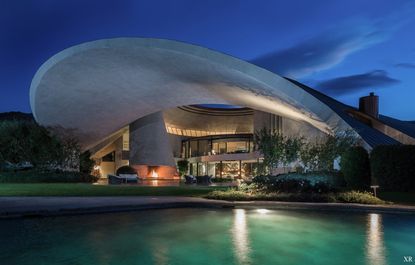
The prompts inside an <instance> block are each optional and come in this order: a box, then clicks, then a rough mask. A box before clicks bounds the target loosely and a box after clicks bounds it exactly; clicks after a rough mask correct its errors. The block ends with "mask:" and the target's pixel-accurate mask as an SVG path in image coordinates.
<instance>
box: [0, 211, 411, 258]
mask: <svg viewBox="0 0 415 265" xmlns="http://www.w3.org/2000/svg"><path fill="white" fill-rule="evenodd" d="M0 224H1V226H0V261H1V264H7V265H11V264H13V265H14V264H18V265H24V264H31V265H33V264H36V265H37V264H44V265H51V264H53V265H62V264H68V265H69V264H71V265H73V264H108V265H109V264H111V265H112V264H124V265H130V264H157V265H163V264H177V265H187V264H189V265H190V264H210V265H213V264H226V265H229V264H261V265H266V264H272V265H277V264H284V265H287V264H307V265H310V264H353V265H358V264H377V265H378V264H379V265H383V264H405V263H404V257H405V256H406V257H408V256H412V257H414V258H415V216H414V215H410V214H402V215H397V214H378V213H355V212H346V211H345V212H323V211H294V210H265V209H247V210H244V209H198V208H185V209H166V210H147V211H138V212H127V213H110V214H97V215H80V216H64V217H45V218H31V219H9V220H1V221H0Z"/></svg>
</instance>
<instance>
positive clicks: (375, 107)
mask: <svg viewBox="0 0 415 265" xmlns="http://www.w3.org/2000/svg"><path fill="white" fill-rule="evenodd" d="M359 111H360V112H363V113H365V114H367V115H369V116H372V117H374V118H378V117H379V96H375V93H373V92H370V94H369V96H365V97H361V98H360V99H359Z"/></svg>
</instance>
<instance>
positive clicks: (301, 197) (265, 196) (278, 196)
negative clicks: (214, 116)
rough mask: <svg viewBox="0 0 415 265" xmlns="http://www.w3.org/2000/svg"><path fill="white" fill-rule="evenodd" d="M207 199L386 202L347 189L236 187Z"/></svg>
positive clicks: (208, 196) (215, 193) (220, 191)
mask: <svg viewBox="0 0 415 265" xmlns="http://www.w3.org/2000/svg"><path fill="white" fill-rule="evenodd" d="M204 197H205V198H208V199H216V200H227V201H256V200H261V201H287V202H288V201H290V202H293V201H296V202H342V203H361V204H386V203H387V202H385V201H383V200H381V199H379V198H376V197H374V196H373V195H371V194H370V193H368V192H358V191H347V192H339V193H284V192H271V193H269V192H268V193H265V192H246V191H240V190H236V189H228V190H216V191H212V192H210V193H209V194H207V195H205V196H204Z"/></svg>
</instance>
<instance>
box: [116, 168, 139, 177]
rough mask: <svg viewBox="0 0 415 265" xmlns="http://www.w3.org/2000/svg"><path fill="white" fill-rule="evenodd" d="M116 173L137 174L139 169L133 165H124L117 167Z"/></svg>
mask: <svg viewBox="0 0 415 265" xmlns="http://www.w3.org/2000/svg"><path fill="white" fill-rule="evenodd" d="M116 174H117V175H120V174H137V171H136V170H135V169H134V168H133V167H130V166H122V167H119V168H118V169H117V172H116Z"/></svg>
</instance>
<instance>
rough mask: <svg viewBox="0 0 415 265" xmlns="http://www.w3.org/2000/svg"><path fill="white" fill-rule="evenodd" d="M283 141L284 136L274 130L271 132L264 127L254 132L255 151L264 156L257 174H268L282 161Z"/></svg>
mask: <svg viewBox="0 0 415 265" xmlns="http://www.w3.org/2000/svg"><path fill="white" fill-rule="evenodd" d="M284 141H285V138H284V136H283V135H282V134H280V133H279V132H277V131H276V130H274V131H271V130H268V129H267V128H265V127H264V128H262V129H261V130H259V131H256V132H255V135H254V143H255V149H256V150H258V151H260V152H261V153H262V154H263V156H264V161H263V167H260V168H259V170H260V172H259V173H261V174H266V173H270V172H272V170H273V169H275V168H277V167H278V165H279V164H280V163H281V162H282V161H283V158H284Z"/></svg>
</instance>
